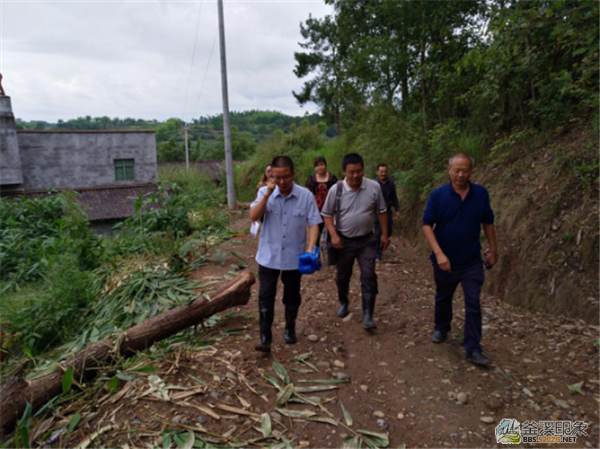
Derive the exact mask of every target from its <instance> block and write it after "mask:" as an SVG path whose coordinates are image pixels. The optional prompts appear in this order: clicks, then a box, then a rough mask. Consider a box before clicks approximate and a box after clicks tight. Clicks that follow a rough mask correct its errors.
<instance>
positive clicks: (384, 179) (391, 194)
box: [375, 164, 402, 260]
mask: <svg viewBox="0 0 600 449" xmlns="http://www.w3.org/2000/svg"><path fill="white" fill-rule="evenodd" d="M387 174H388V167H387V165H385V164H379V165H378V166H377V177H376V178H375V181H377V182H378V183H379V186H380V187H381V193H383V199H384V200H385V205H386V206H387V223H388V227H387V229H388V230H387V234H388V240H389V238H390V237H391V236H392V231H393V230H394V218H393V215H392V207H393V208H394V209H396V220H398V221H400V219H401V218H402V217H401V215H400V205H399V204H398V195H397V194H396V185H395V184H394V181H392V180H391V179H390V178H388V175H387ZM375 236H376V237H377V256H376V260H381V256H382V253H383V251H382V248H381V226H379V219H378V217H377V215H375Z"/></svg>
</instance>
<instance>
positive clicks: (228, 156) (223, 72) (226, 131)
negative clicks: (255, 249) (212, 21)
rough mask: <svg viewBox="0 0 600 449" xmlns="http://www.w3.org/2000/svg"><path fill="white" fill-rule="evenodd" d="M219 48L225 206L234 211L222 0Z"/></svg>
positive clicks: (219, 5)
mask: <svg viewBox="0 0 600 449" xmlns="http://www.w3.org/2000/svg"><path fill="white" fill-rule="evenodd" d="M217 6H218V9H219V47H220V49H221V88H222V91H223V136H224V138H225V170H226V175H227V205H228V206H229V209H235V186H234V185H233V156H232V153H231V127H230V122H229V95H228V93H227V58H226V57H225V23H224V22H225V21H224V19H223V0H219V1H218V5H217Z"/></svg>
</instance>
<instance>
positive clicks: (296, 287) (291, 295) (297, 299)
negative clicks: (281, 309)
mask: <svg viewBox="0 0 600 449" xmlns="http://www.w3.org/2000/svg"><path fill="white" fill-rule="evenodd" d="M280 274H281V281H282V282H283V303H284V304H285V306H286V307H289V308H291V309H297V308H299V307H300V303H301V302H302V297H301V296H300V282H301V280H302V273H300V271H299V270H290V271H287V270H273V269H272V268H267V267H263V266H262V265H259V266H258V280H259V282H260V287H259V289H258V307H259V309H270V310H273V308H274V307H275V296H276V295H277V281H278V280H279V275H280Z"/></svg>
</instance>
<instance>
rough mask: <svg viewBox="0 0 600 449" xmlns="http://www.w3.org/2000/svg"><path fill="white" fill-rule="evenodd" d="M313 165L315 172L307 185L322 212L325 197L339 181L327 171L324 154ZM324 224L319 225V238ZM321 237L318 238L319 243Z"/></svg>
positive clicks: (307, 181)
mask: <svg viewBox="0 0 600 449" xmlns="http://www.w3.org/2000/svg"><path fill="white" fill-rule="evenodd" d="M313 166H314V167H315V174H314V175H310V176H309V177H308V179H307V180H306V184H305V187H306V188H307V189H308V190H310V191H311V192H312V194H313V195H314V197H315V201H316V202H317V207H318V208H319V212H321V210H323V206H324V205H325V199H326V198H327V193H328V192H329V189H331V186H332V185H334V184H335V183H336V182H338V179H337V177H336V176H335V175H333V174H331V173H329V172H328V171H327V161H326V160H325V158H324V157H323V156H319V157H316V158H315V160H314V162H313ZM324 226H325V223H321V224H320V225H319V238H320V236H321V232H323V228H324ZM319 238H317V245H318V244H319Z"/></svg>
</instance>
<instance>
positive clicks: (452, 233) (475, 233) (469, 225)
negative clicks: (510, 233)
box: [423, 183, 494, 270]
mask: <svg viewBox="0 0 600 449" xmlns="http://www.w3.org/2000/svg"><path fill="white" fill-rule="evenodd" d="M469 184H470V187H469V193H467V196H466V197H465V199H464V200H463V199H461V197H460V195H459V194H458V193H456V192H455V191H454V189H453V188H452V184H451V183H449V184H446V185H445V186H442V187H440V188H438V189H435V190H434V191H433V192H431V196H430V197H429V200H428V201H427V207H426V208H425V213H424V214H423V224H424V225H429V226H431V227H433V232H434V234H435V237H436V239H437V241H438V244H439V245H440V248H442V251H443V252H444V254H445V255H446V257H448V259H450V265H451V266H452V269H453V270H454V269H455V268H466V267H469V266H471V265H474V264H476V263H480V262H481V244H480V243H479V238H480V234H481V224H482V223H489V224H492V223H494V212H493V211H492V208H491V207H490V195H489V194H488V191H487V190H486V188H485V187H483V186H480V185H478V184H473V183H469ZM431 260H432V261H433V262H434V263H435V264H437V260H436V258H435V255H434V254H433V252H432V253H431Z"/></svg>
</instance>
